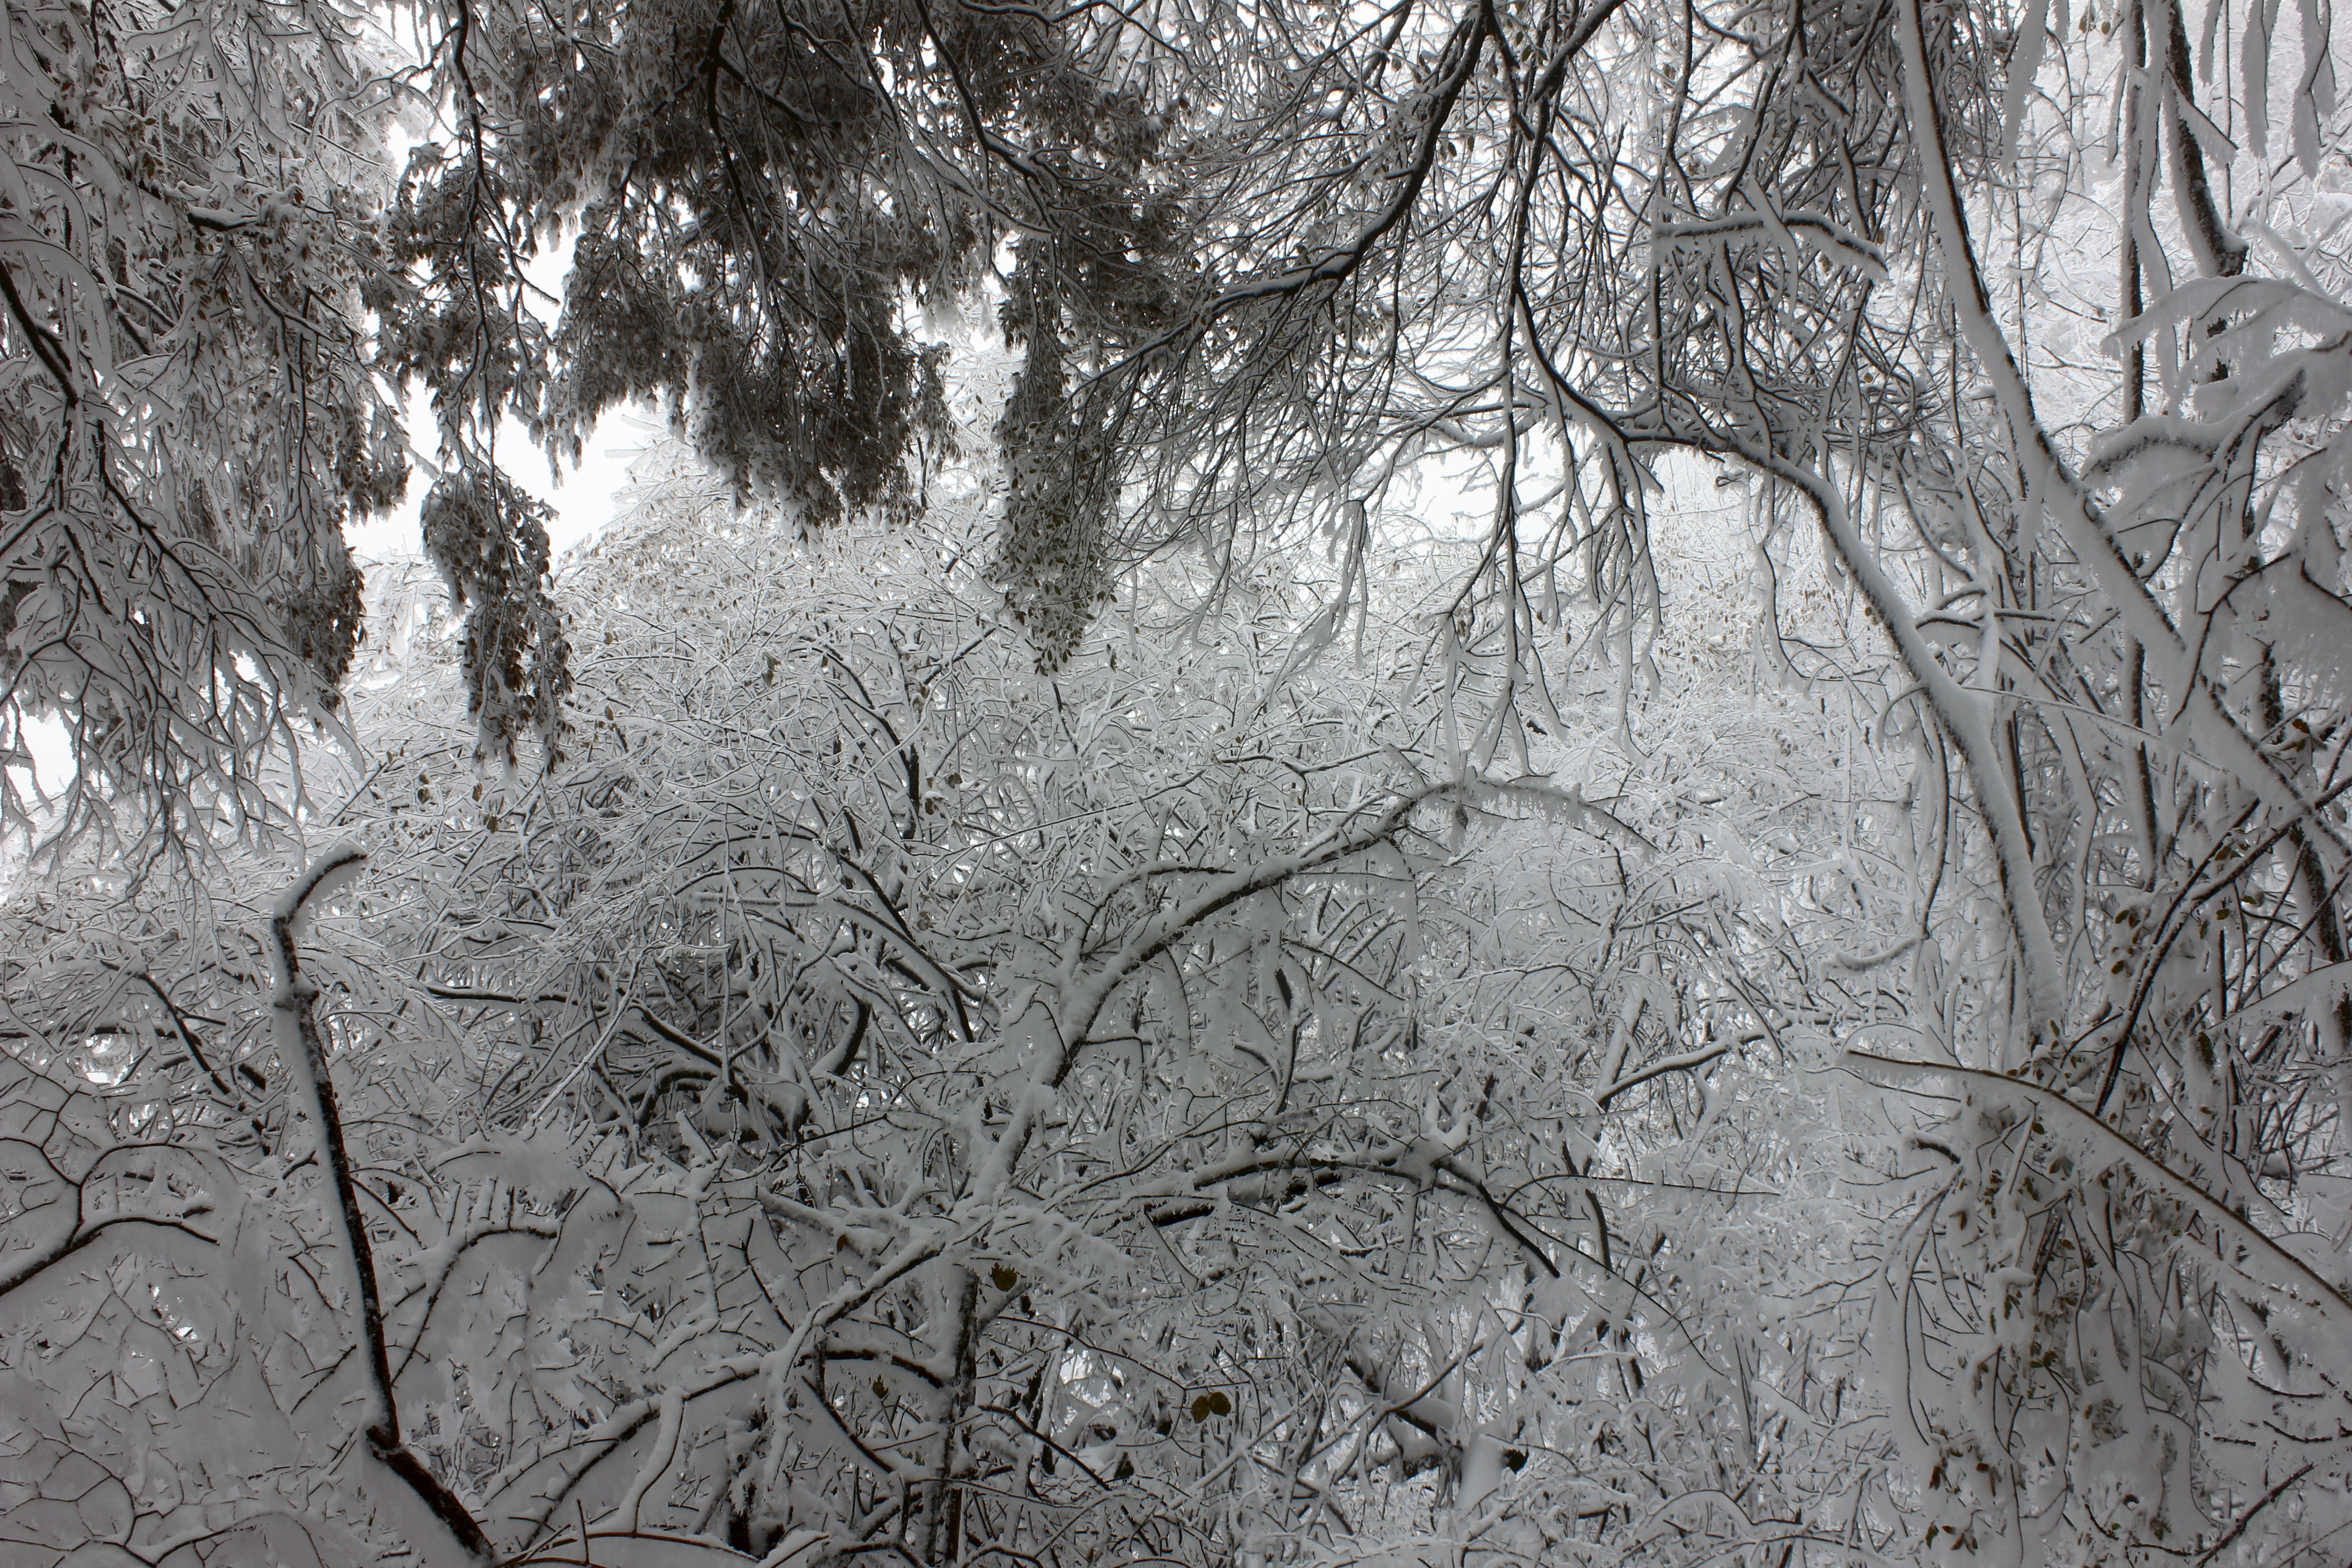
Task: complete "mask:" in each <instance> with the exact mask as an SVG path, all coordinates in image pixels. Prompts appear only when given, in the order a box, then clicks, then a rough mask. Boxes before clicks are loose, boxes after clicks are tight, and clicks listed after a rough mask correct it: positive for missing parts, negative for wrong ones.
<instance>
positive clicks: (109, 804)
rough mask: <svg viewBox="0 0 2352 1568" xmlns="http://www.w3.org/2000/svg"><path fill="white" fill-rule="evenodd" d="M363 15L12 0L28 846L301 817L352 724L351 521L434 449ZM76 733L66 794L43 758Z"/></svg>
mask: <svg viewBox="0 0 2352 1568" xmlns="http://www.w3.org/2000/svg"><path fill="white" fill-rule="evenodd" d="M363 21H364V13H363V11H362V10H359V9H355V8H352V7H346V6H340V5H300V6H276V7H262V6H245V5H225V6H206V7H199V6H183V7H172V6H165V5H129V6H105V5H98V6H89V5H49V4H32V5H12V6H11V7H10V8H9V10H8V14H7V17H6V23H5V36H4V37H0V51H5V52H0V143H5V148H4V149H0V757H5V759H6V761H7V763H8V764H9V765H8V767H7V768H6V769H5V771H0V832H5V836H6V837H7V838H8V839H9V840H11V841H16V842H17V843H18V844H19V845H21V841H22V840H23V839H24V838H25V837H27V836H30V837H35V838H37V839H39V840H42V841H45V842H46V843H47V845H48V846H49V847H51V848H52V849H55V848H57V847H59V846H62V845H64V844H66V843H69V842H71V841H72V840H75V839H77V838H79V837H85V836H95V837H100V838H105V839H109V840H118V839H119V842H116V843H115V848H116V850H117V852H118V853H120V854H121V855H122V856H123V857H124V858H126V859H128V860H129V861H131V863H134V864H136V863H139V862H142V861H145V860H149V859H152V858H154V857H155V856H157V855H158V854H159V853H162V852H163V850H164V849H165V847H169V846H174V845H177V844H179V843H181V842H183V841H184V840H191V839H192V840H194V841H195V842H196V843H198V844H199V845H201V844H202V843H203V842H204V841H205V839H206V838H208V837H210V836H211V835H212V834H213V833H214V832H215V830H216V829H217V828H219V827H220V826H223V825H224V824H226V826H231V827H233V828H236V829H245V828H248V827H252V826H261V827H265V828H267V827H271V826H283V824H284V821H285V818H286V816H287V813H288V810H289V803H288V801H287V799H286V798H285V795H284V794H283V793H282V792H280V791H274V790H271V789H268V788H266V787H264V784H263V782H262V774H263V773H264V771H265V769H266V768H267V767H268V765H270V763H272V762H273V761H276V760H281V759H282V752H283V751H284V749H285V748H286V747H287V746H288V745H290V744H291V743H292V742H293V741H294V740H295V739H296V738H297V731H296V729H295V726H296V724H297V722H298V721H306V720H316V719H318V718H320V717H326V716H331V714H332V712H333V710H334V709H335V706H336V701H337V689H338V688H339V687H340V685H341V681H342V679H343V676H344V674H345V672H346V671H347V670H348V669H349V668H350V666H351V660H352V648H353V647H354V645H355V642H356V640H357V638H358V636H359V630H360V622H361V618H362V606H361V584H360V576H359V574H358V572H357V571H356V570H355V569H354V568H353V566H352V562H351V559H350V556H349V554H348V552H346V550H345V548H344V545H343V535H342V530H343V525H344V523H345V521H346V520H347V519H349V518H350V517H351V516H352V515H353V514H354V513H357V512H365V511H369V510H379V509H381V508H383V507H384V506H386V505H388V504H390V503H391V502H392V501H393V500H394V499H396V498H397V496H398V494H399V492H400V489H401V485H402V483H403V479H404V473H405V468H404V462H403V460H402V457H401V453H402V451H403V448H404V441H403V439H402V437H401V436H400V432H399V429H398V426H397V424H396V421H395V419H394V415H393V413H392V410H391V408H390V405H389V404H388V403H387V402H386V400H385V399H384V398H383V395H382V393H381V390H380V388H379V387H378V386H377V384H375V383H374V382H373V380H372V379H371V378H370V377H369V375H368V374H367V370H366V364H365V360H366V357H367V356H366V345H365V342H364V337H363V332H362V320H361V317H362V310H361V305H360V299H359V289H360V287H361V285H362V282H363V281H366V280H369V279H374V278H376V277H377V276H378V275H379V274H380V272H381V268H382V259H381V255H380V250H379V244H378V239H379V237H378V233H377V228H376V207H377V205H378V204H379V202H380V200H381V197H382V194H383V186H384V184H385V181H384V179H383V170H382V168H381V167H380V165H379V163H378V162H377V158H378V155H379V144H378V138H379V135H380V133H381V131H382V128H383V123H384V120H385V116H386V110H385V100H384V94H383V92H382V91H381V90H380V89H377V88H376V87H374V86H373V85H371V82H370V78H371V77H372V75H373V70H374V66H373V64H372V63H371V58H370V54H369V52H368V51H367V50H366V49H364V48H362V47H361V42H360V39H361V34H362V22H363ZM43 721H50V722H52V723H58V722H61V725H62V729H63V731H64V734H65V739H66V742H67V744H68V747H69V751H70V759H69V765H68V767H67V769H66V770H65V776H64V777H63V778H62V779H61V780H60V779H56V778H52V779H50V780H48V781H47V783H48V784H50V785H51V793H52V794H53V795H55V796H57V798H53V799H46V800H44V799H37V798H34V796H33V795H32V794H31V793H30V783H31V781H30V780H29V779H28V777H27V776H26V773H24V772H22V771H20V770H19V766H18V764H21V763H24V762H26V760H27V756H28V753H27V752H26V747H27V745H28V743H30V742H31V737H32V736H33V735H34V734H35V733H37V731H38V729H39V728H40V726H41V724H42V722H43Z"/></svg>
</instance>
